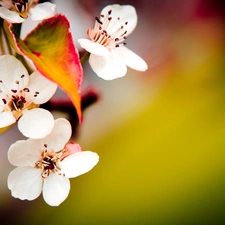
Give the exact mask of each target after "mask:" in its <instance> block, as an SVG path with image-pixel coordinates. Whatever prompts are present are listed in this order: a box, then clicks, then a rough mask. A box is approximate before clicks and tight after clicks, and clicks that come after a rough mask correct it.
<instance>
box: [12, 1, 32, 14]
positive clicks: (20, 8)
mask: <svg viewBox="0 0 225 225" xmlns="http://www.w3.org/2000/svg"><path fill="white" fill-rule="evenodd" d="M12 4H13V5H14V8H15V10H16V11H17V12H18V13H19V14H20V16H21V17H22V18H27V17H28V12H29V7H28V0H12Z"/></svg>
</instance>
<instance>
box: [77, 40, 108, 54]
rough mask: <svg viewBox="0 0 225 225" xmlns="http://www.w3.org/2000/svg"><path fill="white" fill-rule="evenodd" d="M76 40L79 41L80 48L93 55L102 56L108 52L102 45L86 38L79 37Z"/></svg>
mask: <svg viewBox="0 0 225 225" xmlns="http://www.w3.org/2000/svg"><path fill="white" fill-rule="evenodd" d="M78 42H79V43H80V45H81V47H82V48H84V49H85V50H86V51H88V52H90V53H93V54H95V55H100V56H103V55H108V54H109V50H108V49H107V48H105V47H104V46H103V45H100V44H98V43H95V42H93V41H90V40H88V39H79V40H78Z"/></svg>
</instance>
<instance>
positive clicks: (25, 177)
mask: <svg viewBox="0 0 225 225" xmlns="http://www.w3.org/2000/svg"><path fill="white" fill-rule="evenodd" d="M8 188H9V189H10V190H11V194H12V196H13V197H15V198H19V199H21V200H25V199H26V200H34V199H35V198H37V197H38V196H39V195H40V194H41V189H42V178H41V170H40V169H36V168H32V167H17V168H16V169H14V170H13V171H12V172H11V173H10V174H9V176H8Z"/></svg>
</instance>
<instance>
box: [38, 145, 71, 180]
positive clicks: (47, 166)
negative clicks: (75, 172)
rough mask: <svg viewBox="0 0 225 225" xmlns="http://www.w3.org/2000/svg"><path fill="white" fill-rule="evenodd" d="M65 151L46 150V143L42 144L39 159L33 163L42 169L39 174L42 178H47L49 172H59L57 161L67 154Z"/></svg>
mask: <svg viewBox="0 0 225 225" xmlns="http://www.w3.org/2000/svg"><path fill="white" fill-rule="evenodd" d="M67 155H68V154H67V151H66V150H65V149H62V150H61V151H58V152H55V151H54V150H50V151H48V150H47V144H44V150H43V151H42V154H41V160H39V161H37V162H36V163H35V167H36V168H39V169H41V170H42V173H41V176H42V178H43V179H45V178H47V177H48V176H49V174H50V173H58V175H63V176H65V174H61V173H60V168H59V167H58V166H57V162H60V161H62V160H63V159H64V158H65V157H66V156H67Z"/></svg>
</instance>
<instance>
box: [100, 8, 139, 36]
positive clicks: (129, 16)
mask: <svg viewBox="0 0 225 225" xmlns="http://www.w3.org/2000/svg"><path fill="white" fill-rule="evenodd" d="M109 10H112V12H111V14H110V17H112V19H111V21H110V23H109V25H108V26H107V29H106V30H107V33H108V34H110V35H111V34H112V33H113V32H115V31H117V30H118V29H120V27H121V26H124V28H123V29H121V34H122V33H124V32H125V30H127V33H126V35H129V34H130V33H132V31H133V30H134V28H135V27H136V25H137V13H136V10H135V8H134V7H133V6H131V5H118V4H115V5H108V6H106V7H105V8H104V9H103V10H102V12H101V15H102V14H103V15H105V16H106V15H108V12H109ZM118 18H120V19H119V20H118ZM101 21H103V20H102V19H101ZM126 22H128V23H127V24H126V25H125V23H126ZM103 29H105V28H104V27H103ZM117 34H118V33H117Z"/></svg>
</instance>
